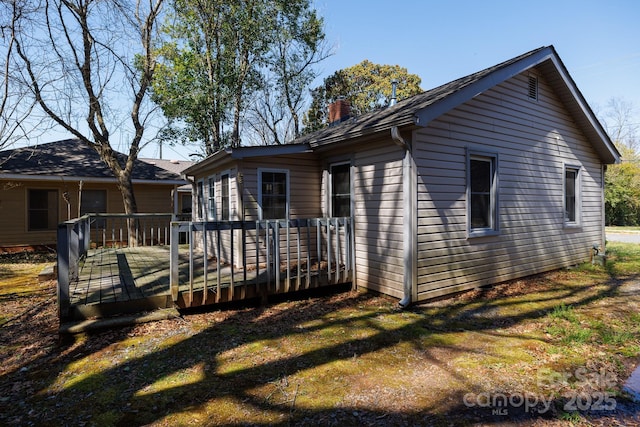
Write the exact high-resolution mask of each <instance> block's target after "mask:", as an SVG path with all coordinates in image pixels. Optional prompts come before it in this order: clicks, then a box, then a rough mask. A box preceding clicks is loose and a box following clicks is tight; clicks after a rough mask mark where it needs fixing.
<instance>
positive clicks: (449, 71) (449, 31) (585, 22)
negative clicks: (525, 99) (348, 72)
mask: <svg viewBox="0 0 640 427" xmlns="http://www.w3.org/2000/svg"><path fill="white" fill-rule="evenodd" d="M314 5H315V7H316V9H317V10H318V13H319V15H320V16H323V17H324V19H325V25H326V35H327V40H328V43H329V44H330V45H332V46H333V49H334V55H332V56H331V57H330V58H328V59H327V60H325V61H324V62H323V63H322V64H320V66H319V70H320V76H319V77H318V79H317V80H316V84H319V83H321V82H322V79H323V78H324V77H327V76H328V75H331V74H333V72H335V71H336V70H339V69H342V68H346V67H349V66H352V65H355V64H357V63H359V62H361V61H363V60H364V59H368V60H370V61H372V62H374V63H379V64H390V65H395V64H397V65H400V66H403V67H406V68H407V69H408V71H409V72H410V73H413V74H417V75H419V76H420V77H421V79H422V88H423V89H425V90H426V89H430V88H433V87H435V86H438V85H440V84H442V83H446V82H448V81H451V80H454V79H456V78H458V77H461V76H464V75H467V74H470V73H473V72H475V71H478V70H481V69H483V68H486V67H489V66H492V65H495V64H497V63H499V62H502V61H504V60H507V59H510V58H513V57H515V56H517V55H520V54H522V53H525V52H528V51H530V50H532V49H536V48H538V47H541V46H546V45H554V46H555V48H556V50H557V52H558V54H559V55H560V58H561V59H562V60H563V62H564V64H565V66H566V67H567V69H568V70H569V73H570V74H571V76H572V77H573V79H574V80H575V82H576V84H577V86H578V88H579V89H580V90H581V91H582V93H583V95H584V96H585V98H586V100H587V102H588V103H589V104H590V105H591V106H592V107H593V108H594V111H596V113H597V112H598V111H600V110H602V109H603V108H604V107H605V106H606V104H607V102H608V101H609V99H611V98H620V99H623V100H625V101H627V102H630V103H632V104H633V105H634V107H635V109H636V115H635V117H637V119H636V120H634V121H635V122H636V123H638V124H640V1H637V0H608V1H606V2H605V1H602V0H601V1H593V0H581V1H576V0H555V1H549V0H535V1H530V0H529V1H521V0H473V1H472V0H454V1H450V0H448V1H445V0H440V1H435V0H394V1H383V0H314ZM118 148H119V149H122V148H123V147H118ZM188 151H189V150H186V149H185V148H178V147H175V148H172V147H166V146H165V147H164V149H163V157H164V158H187V155H188ZM157 155H158V148H157V146H148V147H147V148H145V149H144V150H143V151H142V153H141V156H143V157H156V156H157Z"/></svg>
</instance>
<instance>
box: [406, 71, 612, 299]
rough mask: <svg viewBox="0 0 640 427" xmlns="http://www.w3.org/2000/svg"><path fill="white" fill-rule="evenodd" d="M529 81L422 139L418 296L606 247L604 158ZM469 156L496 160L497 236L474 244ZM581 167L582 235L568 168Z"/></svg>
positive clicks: (498, 92)
mask: <svg viewBox="0 0 640 427" xmlns="http://www.w3.org/2000/svg"><path fill="white" fill-rule="evenodd" d="M538 81H539V91H538V94H539V97H538V100H537V101H535V100H531V99H529V98H528V97H527V88H528V74H527V73H524V74H522V75H518V76H516V77H514V78H512V79H510V80H508V81H506V82H504V83H502V84H500V85H498V86H496V87H494V88H493V89H491V90H489V91H487V92H485V93H483V94H481V95H479V96H477V97H476V98H474V99H473V100H471V101H469V102H467V103H465V104H463V105H461V106H460V107H458V108H456V109H455V110H453V111H451V112H450V113H448V114H446V115H444V116H442V117H440V118H439V119H438V120H435V121H434V122H432V123H430V124H429V126H428V127H426V128H423V129H420V130H418V131H416V132H415V134H414V137H415V139H416V143H415V147H416V148H415V149H414V156H415V161H416V164H417V166H418V236H417V239H418V265H417V269H418V272H417V273H418V299H425V298H429V297H433V296H438V295H441V294H444V293H448V292H452V291H456V290H460V289H464V288H469V287H473V286H480V285H485V284H490V283H496V282H499V281H502V280H508V279H512V278H517V277H522V276H525V275H529V274H533V273H538V272H541V271H545V270H551V269H555V268H561V267H565V266H569V265H573V264H577V263H580V262H583V261H586V260H588V259H589V255H590V252H591V247H592V246H593V244H596V243H597V244H602V243H603V242H602V233H603V229H602V227H603V218H602V180H603V177H602V173H601V166H600V161H599V159H598V157H597V155H596V154H595V152H594V151H593V149H592V148H591V146H590V145H589V143H588V141H587V140H586V139H585V137H584V135H583V134H582V133H581V132H580V131H579V129H578V128H577V126H576V125H575V123H574V122H573V120H572V119H571V117H570V116H569V115H568V113H567V112H566V110H565V108H564V106H563V105H562V103H561V102H560V101H559V100H558V98H557V97H556V96H555V95H554V94H553V92H552V91H551V90H550V88H549V87H548V86H547V85H546V83H545V81H544V79H543V78H542V77H540V76H539V77H538ZM467 149H473V150H480V151H484V152H487V153H489V154H496V155H497V156H498V179H499V189H498V198H499V201H498V207H499V215H498V220H499V228H500V229H499V234H498V235H497V236H489V237H481V238H467V232H468V230H467V218H466V215H467V204H466V172H465V170H466V159H467V151H466V150H467ZM565 165H572V166H580V167H581V172H580V174H581V178H580V179H581V204H580V215H581V217H580V221H581V226H580V227H578V228H567V227H565V223H564V212H563V200H564V187H563V182H564V168H565Z"/></svg>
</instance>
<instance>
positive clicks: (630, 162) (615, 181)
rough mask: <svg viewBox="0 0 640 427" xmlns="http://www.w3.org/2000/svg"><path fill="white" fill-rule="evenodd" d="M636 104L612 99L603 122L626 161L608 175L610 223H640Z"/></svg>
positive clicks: (608, 221)
mask: <svg viewBox="0 0 640 427" xmlns="http://www.w3.org/2000/svg"><path fill="white" fill-rule="evenodd" d="M634 113H635V110H634V106H633V104H632V103H630V102H627V101H625V100H624V99H621V98H612V99H611V100H609V102H608V103H607V106H606V108H605V110H604V111H603V112H602V114H601V117H600V121H601V122H602V124H603V125H604V127H605V129H606V130H607V133H608V134H609V137H610V138H611V140H612V141H613V143H614V144H615V146H616V147H617V148H618V151H620V154H621V155H622V162H621V163H620V164H617V165H609V166H608V167H607V172H606V174H605V189H604V195H605V218H606V224H607V225H620V226H637V225H640V155H639V153H638V151H637V149H638V136H637V130H638V124H637V123H635V120H634V116H635V114H634Z"/></svg>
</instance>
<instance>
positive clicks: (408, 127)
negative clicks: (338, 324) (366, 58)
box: [184, 46, 620, 305]
mask: <svg viewBox="0 0 640 427" xmlns="http://www.w3.org/2000/svg"><path fill="white" fill-rule="evenodd" d="M337 110H339V108H338V109H337ZM335 119H336V121H337V122H338V123H336V124H335V125H333V126H329V127H328V128H326V129H324V130H321V131H318V132H315V133H313V134H309V135H306V136H303V137H301V138H299V139H298V140H296V141H295V144H291V145H282V146H268V147H245V148H236V149H229V150H224V151H220V152H218V153H215V154H213V155H211V156H209V157H208V158H206V159H204V160H203V161H201V162H200V163H198V164H196V165H194V166H192V167H190V168H188V169H186V170H185V171H184V173H185V174H186V175H188V176H189V177H190V179H193V181H194V182H195V183H196V190H197V197H194V198H195V199H196V200H195V203H194V204H195V214H194V216H195V217H196V218H197V219H201V220H226V219H230V220H255V219H267V218H290V219H294V218H307V217H329V216H351V217H353V218H354V229H355V238H354V241H355V264H356V265H355V279H354V281H355V284H356V285H357V286H358V287H363V288H368V289H373V290H376V291H380V292H382V293H385V294H388V295H392V296H394V297H397V298H400V299H402V300H401V302H400V303H401V304H402V305H407V304H409V303H410V302H416V301H421V300H425V299H429V298H434V297H438V296H441V295H445V294H450V293H454V292H458V291H462V290H465V289H469V288H473V287H478V286H482V285H487V284H494V283H497V282H501V281H505V280H509V279H514V278H518V277H523V276H526V275H531V274H535V273H540V272H543V271H547V270H552V269H557V268H562V267H566V266H571V265H575V264H578V263H581V262H584V261H586V260H589V258H590V255H591V253H592V248H593V246H594V245H598V246H600V247H604V193H603V189H604V171H605V168H606V165H607V164H612V163H617V162H619V160H620V154H619V153H618V151H617V150H616V148H615V147H614V145H613V144H612V142H611V140H610V139H609V137H608V136H607V134H606V133H605V131H604V129H603V128H602V126H601V125H600V123H599V122H598V120H597V119H596V117H595V115H594V114H593V112H592V110H591V108H590V107H589V106H588V105H587V103H586V101H585V99H584V97H583V96H582V94H581V93H580V91H579V90H578V88H577V87H576V85H575V83H574V81H573V79H572V78H571V77H570V75H569V73H568V71H567V69H566V68H565V66H564V64H563V63H562V61H561V60H560V58H559V57H558V55H557V53H556V51H555V49H554V48H553V47H552V46H549V47H543V48H540V49H536V50H534V51H531V52H528V53H526V54H524V55H521V56H518V57H516V58H513V59H511V60H508V61H506V62H503V63H501V64H498V65H496V66H493V67H490V68H487V69H485V70H482V71H479V72H477V73H475V74H471V75H469V76H466V77H463V78H460V79H457V80H454V81H452V82H450V83H447V84H445V85H442V86H440V87H437V88H435V89H432V90H429V91H426V92H424V93H423V94H420V95H417V96H414V97H412V98H409V99H405V100H403V101H400V102H397V103H396V104H395V105H392V106H390V107H388V108H386V109H384V110H381V111H377V112H373V113H370V114H366V115H362V116H360V117H354V118H349V119H347V120H344V118H343V117H336V118H335ZM236 259H238V258H236Z"/></svg>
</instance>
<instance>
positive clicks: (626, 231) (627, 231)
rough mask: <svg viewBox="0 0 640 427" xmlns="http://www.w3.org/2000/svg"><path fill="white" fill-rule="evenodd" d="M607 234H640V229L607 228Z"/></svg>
mask: <svg viewBox="0 0 640 427" xmlns="http://www.w3.org/2000/svg"><path fill="white" fill-rule="evenodd" d="M605 231H606V232H607V233H640V227H618V226H610V227H605Z"/></svg>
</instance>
